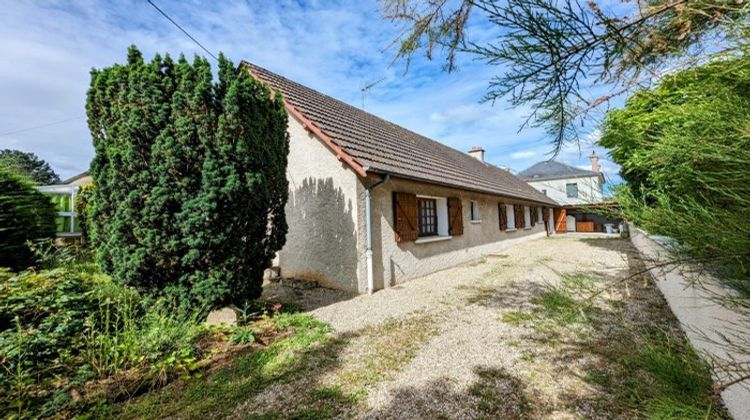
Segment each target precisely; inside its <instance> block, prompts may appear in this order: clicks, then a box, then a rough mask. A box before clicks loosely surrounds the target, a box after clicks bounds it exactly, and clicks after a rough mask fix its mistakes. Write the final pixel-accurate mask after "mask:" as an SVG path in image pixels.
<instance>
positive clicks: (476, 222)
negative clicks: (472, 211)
mask: <svg viewBox="0 0 750 420" xmlns="http://www.w3.org/2000/svg"><path fill="white" fill-rule="evenodd" d="M469 222H471V223H473V224H475V225H478V224H480V223H482V220H481V219H480V220H470V221H469Z"/></svg>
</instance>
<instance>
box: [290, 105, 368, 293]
mask: <svg viewBox="0 0 750 420" xmlns="http://www.w3.org/2000/svg"><path fill="white" fill-rule="evenodd" d="M287 179H288V180H289V201H288V203H287V206H286V217H287V223H288V225H289V232H288V233H287V236H286V244H285V245H284V247H283V248H282V249H281V250H280V251H279V253H278V255H277V261H276V264H277V265H278V266H279V267H280V269H281V275H282V276H284V277H296V278H304V279H309V280H316V281H318V282H319V283H320V284H321V285H324V286H330V287H335V288H339V289H344V290H349V291H353V292H358V291H360V288H359V281H358V264H359V255H358V251H359V248H360V246H359V242H360V238H359V236H358V229H357V224H358V222H359V220H358V218H357V215H358V211H359V210H358V208H359V207H360V203H361V200H360V199H359V197H358V196H357V185H358V184H359V181H358V180H357V175H356V174H355V173H354V172H353V171H352V170H351V169H350V168H349V167H348V166H346V165H345V164H344V163H342V162H340V161H339V160H338V159H337V158H336V156H335V155H334V154H333V153H332V152H331V151H330V150H329V149H328V146H326V145H325V144H324V143H323V142H322V141H320V140H319V139H318V138H316V137H315V136H313V135H311V134H310V133H308V132H307V131H306V130H305V129H304V128H303V127H302V125H301V124H300V123H299V122H298V121H297V120H296V119H294V118H291V117H290V118H289V165H288V167H287Z"/></svg>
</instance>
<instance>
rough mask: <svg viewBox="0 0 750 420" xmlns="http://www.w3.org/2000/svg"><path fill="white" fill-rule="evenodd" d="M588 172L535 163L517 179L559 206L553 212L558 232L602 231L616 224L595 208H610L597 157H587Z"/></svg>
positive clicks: (551, 163)
mask: <svg viewBox="0 0 750 420" xmlns="http://www.w3.org/2000/svg"><path fill="white" fill-rule="evenodd" d="M589 159H590V160H591V170H588V169H581V168H576V167H574V166H570V165H566V164H564V163H561V162H557V161H554V160H548V161H543V162H538V163H536V164H534V165H532V166H531V167H529V168H527V169H525V170H523V171H521V172H519V173H518V176H519V177H520V178H522V179H523V180H524V181H526V182H528V183H529V185H531V186H532V187H534V188H536V189H537V190H539V191H541V192H542V193H543V194H544V195H546V196H548V197H550V198H552V199H553V200H555V201H557V202H558V203H560V204H562V207H561V208H558V209H556V210H555V230H556V231H557V232H566V231H567V232H602V231H604V230H605V229H606V225H608V224H611V225H612V226H615V225H617V221H616V220H611V219H609V218H607V217H605V216H603V215H602V214H601V212H598V211H595V210H594V209H601V208H602V207H607V206H611V205H613V203H611V202H606V201H605V199H604V194H603V192H602V187H603V185H604V174H603V173H602V171H601V166H600V165H599V156H597V155H596V152H592V153H591V156H589Z"/></svg>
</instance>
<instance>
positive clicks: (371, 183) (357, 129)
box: [241, 62, 557, 293]
mask: <svg viewBox="0 0 750 420" xmlns="http://www.w3.org/2000/svg"><path fill="white" fill-rule="evenodd" d="M241 68H242V69H246V70H247V71H249V72H250V74H251V75H252V76H253V77H255V78H257V79H258V80H261V81H263V82H265V83H267V84H268V85H270V87H272V88H273V89H275V90H276V91H278V92H280V93H281V95H283V98H284V101H285V105H286V109H287V111H288V113H289V116H290V118H289V139H290V152H289V164H288V169H287V178H288V180H289V189H290V191H289V201H288V203H287V207H286V217H287V222H288V225H289V232H288V234H287V238H286V245H285V246H284V247H283V249H281V250H280V251H279V252H278V256H277V258H276V260H275V264H276V265H277V266H278V268H279V271H280V274H281V276H283V277H297V278H306V279H312V280H316V281H318V282H319V283H320V284H322V285H324V286H329V287H335V288H339V289H344V290H348V291H351V292H355V293H365V292H372V291H374V290H377V289H381V288H385V287H389V286H392V285H395V284H398V283H401V282H404V281H406V280H409V279H412V278H415V277H419V276H423V275H425V274H428V273H431V272H434V271H437V270H441V269H444V268H448V267H451V266H455V265H457V264H460V263H464V262H467V261H470V260H472V259H475V258H478V257H481V256H483V255H487V254H492V253H497V252H500V251H502V250H503V249H506V248H508V247H510V246H512V245H514V244H516V243H518V242H520V241H525V240H528V239H531V238H535V237H540V236H545V235H546V234H548V233H549V232H550V231H551V219H550V215H551V212H550V211H549V210H550V209H552V208H554V207H557V203H556V202H555V201H554V200H552V199H551V198H550V197H548V196H545V195H544V194H542V193H541V192H539V191H537V190H535V189H534V188H532V187H531V186H529V185H528V184H527V183H525V182H524V181H522V180H521V179H519V178H518V177H516V176H514V175H512V174H511V173H509V172H508V171H505V170H502V169H500V168H498V167H496V166H494V165H491V164H489V163H487V162H485V161H484V150H483V149H482V148H480V147H476V148H473V149H472V150H470V151H469V152H468V153H462V152H459V151H457V150H455V149H452V148H450V147H447V146H445V145H442V144H440V143H438V142H436V141H433V140H431V139H429V138H426V137H424V136H421V135H419V134H416V133H414V132H412V131H409V130H407V129H405V128H403V127H399V126H398V125H396V124H393V123H391V122H389V121H386V120H383V119H381V118H378V117H376V116H374V115H371V114H369V113H367V112H364V111H362V110H360V109H358V108H356V107H353V106H350V105H347V104H346V103H344V102H342V101H339V100H336V99H334V98H331V97H330V96H327V95H324V94H322V93H319V92H316V91H315V90H313V89H310V88H308V87H305V86H303V85H301V84H298V83H295V82H293V81H291V80H288V79H286V78H284V77H282V76H280V75H278V74H275V73H272V72H270V71H268V70H266V69H263V68H261V67H258V66H256V65H254V64H251V63H247V62H243V63H242V64H241Z"/></svg>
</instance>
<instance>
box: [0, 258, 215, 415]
mask: <svg viewBox="0 0 750 420" xmlns="http://www.w3.org/2000/svg"><path fill="white" fill-rule="evenodd" d="M196 316H197V315H195V316H194V315H192V314H191V313H185V312H180V311H175V310H174V308H170V307H167V306H164V305H163V304H162V303H160V302H154V301H153V300H151V299H143V298H142V297H141V296H140V295H139V294H138V293H137V291H136V290H135V289H133V288H130V287H126V286H120V285H117V284H115V283H112V281H111V279H110V278H109V277H108V276H106V275H103V274H101V273H99V272H98V271H97V269H96V267H95V266H94V264H92V263H89V264H79V265H70V266H66V267H61V268H56V269H52V270H42V271H40V272H32V271H25V272H22V273H17V274H16V273H11V272H8V271H4V272H0V390H5V391H0V412H3V413H6V412H10V410H11V409H15V410H17V411H19V412H21V413H26V414H29V415H41V416H49V415H53V414H59V413H57V411H58V410H60V409H61V408H62V407H68V408H69V406H70V405H71V404H74V402H73V401H71V398H72V395H73V394H74V393H75V392H76V391H75V390H76V389H78V388H82V387H83V385H84V384H85V383H88V382H90V381H92V380H96V379H101V378H106V377H110V376H111V375H114V374H118V373H120V372H122V371H124V370H128V369H140V370H142V371H143V372H142V373H140V374H138V375H133V378H134V379H136V380H137V386H143V385H142V384H149V383H163V382H164V381H166V379H167V378H168V377H169V376H170V375H173V374H180V373H186V372H187V373H189V372H190V371H191V370H192V369H194V361H195V360H196V359H197V358H199V357H200V356H201V354H200V349H199V346H198V342H199V340H200V339H201V337H202V336H203V335H204V333H205V332H206V327H205V326H204V325H203V324H202V323H201V322H199V321H198V319H197V318H196ZM118 387H121V391H120V392H126V393H127V392H132V391H134V389H131V388H128V386H127V385H126V384H125V383H124V382H123V381H121V382H119V383H118ZM136 390H137V389H136ZM89 402H90V401H89ZM81 403H83V402H81Z"/></svg>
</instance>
